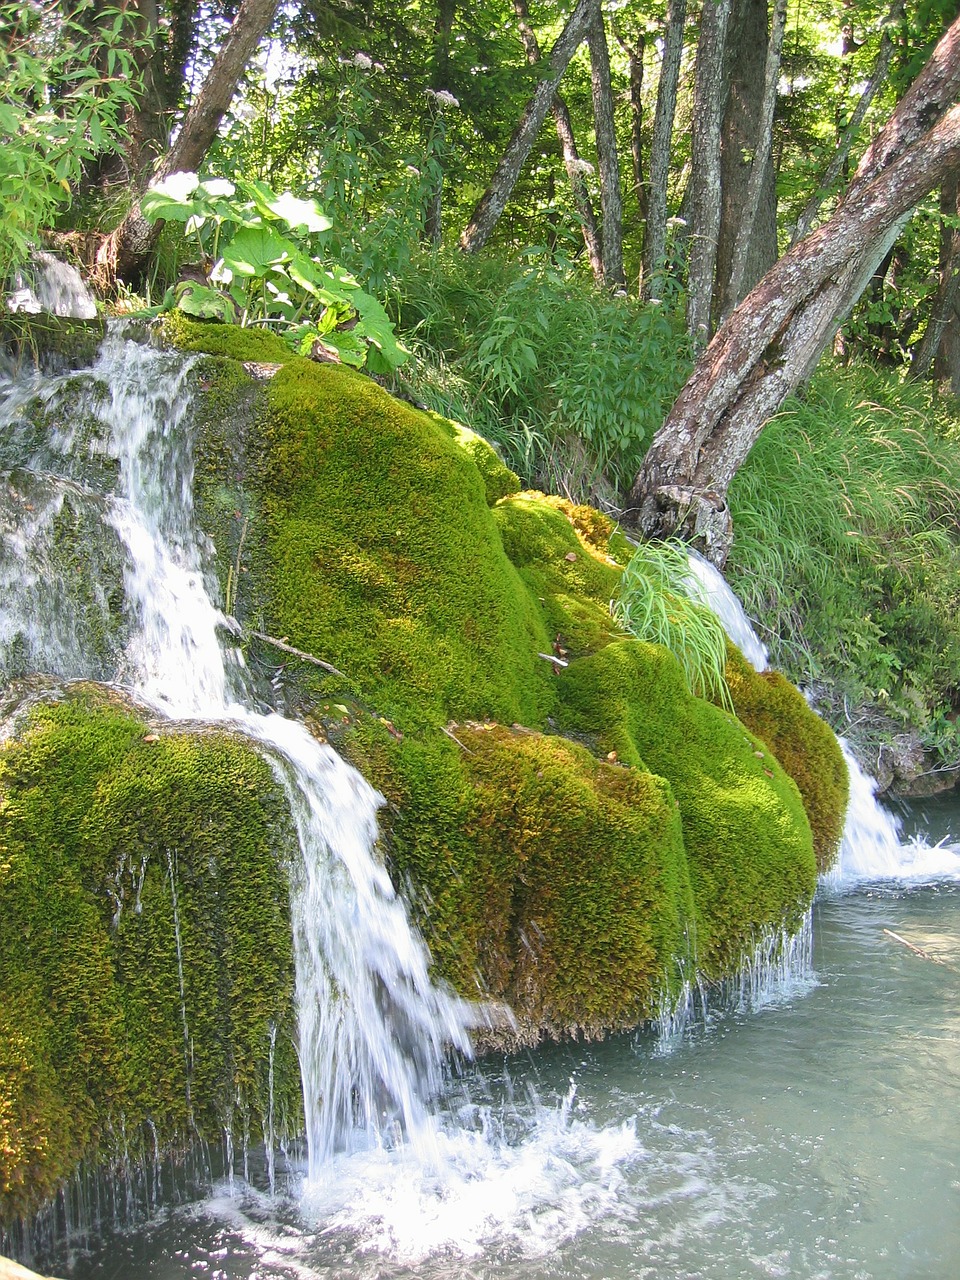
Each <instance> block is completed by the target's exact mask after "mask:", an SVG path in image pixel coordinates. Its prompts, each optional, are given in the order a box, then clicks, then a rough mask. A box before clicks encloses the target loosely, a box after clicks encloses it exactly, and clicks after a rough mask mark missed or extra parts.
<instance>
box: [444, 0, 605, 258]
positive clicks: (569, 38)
mask: <svg viewBox="0 0 960 1280" xmlns="http://www.w3.org/2000/svg"><path fill="white" fill-rule="evenodd" d="M595 3H596V0H577V7H576V8H575V9H574V11H573V13H571V15H570V17H569V18H568V19H567V24H566V26H565V27H564V28H563V31H561V33H560V35H559V36H558V37H557V41H556V43H555V44H554V46H553V48H552V49H551V51H550V57H549V58H548V59H547V63H548V66H549V75H548V76H547V77H546V78H545V79H543V80H541V81H540V83H539V84H538V85H537V87H536V89H535V90H534V92H533V96H532V97H531V98H530V101H529V102H528V103H527V105H526V107H525V108H524V110H523V114H522V115H521V117H520V120H519V122H518V124H517V127H516V129H514V131H513V136H512V138H511V139H510V141H509V143H508V144H507V149H506V151H505V152H504V153H503V156H502V158H501V160H500V163H499V164H498V165H497V168H496V171H495V172H494V175H493V177H492V178H491V179H490V185H489V186H488V187H487V189H486V191H485V192H484V193H483V195H482V196H481V197H480V200H479V201H478V202H477V206H476V208H475V209H474V211H473V213H472V215H471V217H470V221H469V222H468V223H467V225H466V227H465V228H464V230H463V234H462V235H461V236H460V248H461V249H463V251H464V253H476V252H478V250H480V249H482V248H483V246H484V245H485V244H486V243H487V241H488V240H489V238H490V233H491V232H492V231H493V229H494V227H495V226H496V225H497V223H498V222H499V220H500V215H501V214H502V213H503V211H504V209H505V208H506V207H507V201H508V200H509V199H510V195H511V193H512V191H513V188H514V187H515V186H516V183H517V178H518V177H519V176H520V170H521V169H522V168H523V166H524V163H525V162H526V159H527V156H528V155H529V154H530V148H531V147H532V146H533V144H534V141H535V140H536V137H537V134H538V133H539V132H540V128H541V126H542V124H543V122H544V119H545V118H546V114H547V112H548V111H549V110H550V104H551V103H552V102H553V98H554V94H555V93H556V91H557V85H558V84H559V83H560V81H561V79H562V78H563V73H564V72H565V71H566V69H567V67H568V66H569V64H570V59H571V58H572V57H573V55H574V54H575V53H576V51H577V49H578V47H579V46H580V44H581V43H582V41H583V40H584V39H585V38H586V34H587V29H588V27H589V25H590V21H591V19H592V16H593V8H594V5H595Z"/></svg>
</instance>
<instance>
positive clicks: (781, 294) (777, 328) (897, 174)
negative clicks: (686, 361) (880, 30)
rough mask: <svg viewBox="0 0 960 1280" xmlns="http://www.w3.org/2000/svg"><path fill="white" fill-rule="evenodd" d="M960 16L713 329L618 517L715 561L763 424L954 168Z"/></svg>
mask: <svg viewBox="0 0 960 1280" xmlns="http://www.w3.org/2000/svg"><path fill="white" fill-rule="evenodd" d="M958 89H960V19H957V20H956V21H955V22H954V23H953V25H952V26H951V27H950V29H949V30H948V32H947V33H946V35H945V36H944V37H943V39H942V40H941V41H940V43H939V44H938V45H937V48H936V49H935V50H934V53H933V55H932V56H931V58H930V61H929V62H928V63H927V65H926V67H925V68H924V70H923V71H922V72H921V73H920V75H919V76H918V77H917V79H916V81H915V82H914V84H913V85H912V86H911V88H910V90H909V91H908V93H907V94H906V96H905V97H904V98H903V100H902V102H901V103H900V105H899V107H898V108H897V110H896V111H895V112H894V114H893V115H892V116H891V118H890V120H889V121H888V123H887V125H886V126H885V127H884V129H883V130H882V131H881V132H880V133H879V134H878V136H877V137H876V138H875V139H874V142H873V143H872V144H871V146H870V147H869V148H868V150H867V152H866V154H865V155H864V157H863V159H862V161H861V163H860V166H859V168H858V170H857V173H856V174H855V176H854V179H853V181H852V182H851V184H850V187H849V188H848V190H847V192H846V194H845V196H844V198H843V200H842V201H841V202H840V204H839V205H838V207H837V209H836V211H835V213H834V214H833V216H832V217H831V218H830V220H829V221H828V222H827V223H825V224H824V225H823V226H821V227H819V228H817V230H816V231H814V232H812V233H811V234H810V235H809V236H807V237H806V239H805V240H803V241H801V242H800V243H799V244H797V245H795V246H794V247H793V248H792V249H791V250H789V251H788V252H787V253H786V254H785V255H784V256H783V257H782V258H781V259H780V261H779V262H777V263H776V264H775V266H774V267H773V268H772V269H771V270H770V271H769V272H768V273H767V274H766V275H765V276H764V278H763V279H762V280H761V281H760V283H759V284H758V285H757V287H756V288H755V289H754V290H753V292H752V293H750V294H749V296H748V297H747V298H746V299H745V300H744V301H743V302H742V303H741V304H740V306H739V307H738V308H737V309H736V311H734V312H733V314H732V315H731V316H730V317H729V319H728V320H727V321H726V322H725V323H724V325H723V326H722V327H721V328H720V330H719V332H718V333H717V334H716V336H715V338H714V339H713V341H712V342H711V344H710V346H709V347H708V348H707V350H706V351H705V352H704V353H703V354H702V356H701V357H700V359H699V360H698V362H697V365H696V368H695V369H694V371H693V374H692V375H691V377H690V379H689V381H688V382H687V384H686V386H685V387H684V388H683V390H682V391H681V393H680V395H679V397H678V399H677V401H676V403H675V404H674V406H673V408H672V409H671V411H670V413H669V415H668V417H667V420H666V421H665V423H664V424H663V426H662V427H661V428H660V430H659V431H658V432H657V434H656V436H655V437H654V439H653V442H652V444H651V446H650V449H649V451H648V453H647V456H646V458H645V459H644V463H643V466H642V468H641V470H640V472H639V474H638V475H637V478H636V480H635V482H634V485H633V488H632V490H631V494H630V506H631V510H630V512H629V514H628V516H627V517H625V518H628V519H629V520H630V521H631V522H632V523H635V524H636V525H638V527H639V528H640V530H641V531H642V532H643V533H644V534H646V535H647V536H648V537H665V536H667V535H669V534H672V533H675V532H678V531H680V532H682V534H683V535H684V536H686V537H688V538H690V539H691V540H695V541H698V542H699V543H701V544H702V546H703V547H704V550H705V551H706V554H707V555H708V556H709V557H710V558H711V559H712V560H713V561H714V563H717V564H722V563H723V561H724V559H725V558H726V554H727V552H728V550H729V547H730V543H731V540H732V527H731V522H730V514H729V509H728V508H727V503H726V495H727V489H728V487H729V484H730V481H731V480H732V478H733V476H734V475H735V474H736V472H737V469H738V468H739V466H740V465H741V463H742V462H743V460H744V458H746V456H747V454H748V453H749V451H750V449H751V448H752V446H753V443H754V441H755V440H756V438H757V436H758V435H759V434H760V431H761V429H762V427H763V425H764V423H765V422H766V421H767V420H768V419H769V417H770V416H771V415H772V414H773V413H775V412H776V410H777V409H778V408H779V407H780V405H781V404H782V403H783V401H784V399H785V398H786V397H787V396H788V395H789V394H790V393H791V392H792V391H794V390H796V388H797V387H798V386H799V385H800V383H801V382H802V381H803V380H804V379H805V378H807V377H808V376H809V374H810V373H811V372H812V370H813V368H814V367H815V365H816V363H817V361H818V359H819V357H820V355H821V353H822V351H823V349H824V347H825V346H826V344H827V343H828V342H829V341H830V339H831V337H832V336H833V334H834V332H835V330H836V328H837V326H838V324H839V323H840V322H841V321H842V320H843V318H844V317H845V316H846V315H847V314H848V313H849V311H850V308H851V307H852V306H853V303H854V302H855V301H856V299H857V297H858V296H859V294H860V292H861V291H862V289H863V288H864V287H865V286H866V284H867V281H868V280H869V279H870V276H871V275H872V274H873V272H874V270H875V269H876V266H877V264H878V263H879V262H880V261H881V260H882V258H883V256H884V254H885V253H886V252H887V251H888V250H889V248H890V247H891V246H892V245H893V243H894V242H895V240H896V238H897V235H898V234H899V232H900V229H901V227H902V226H903V224H904V222H905V221H906V220H907V218H908V217H909V216H910V213H911V212H912V210H913V209H914V208H915V207H916V205H917V204H918V202H919V201H920V200H921V199H922V198H923V197H924V196H925V195H926V194H927V193H928V192H929V191H930V190H931V189H932V188H933V187H934V186H936V185H937V183H938V182H940V181H942V179H943V176H944V174H945V173H947V172H949V171H950V169H951V168H953V167H954V166H956V165H957V164H960V106H951V105H950V104H951V103H952V102H953V100H954V98H955V97H956V95H957V91H958Z"/></svg>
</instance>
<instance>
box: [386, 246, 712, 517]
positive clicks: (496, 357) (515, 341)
mask: <svg viewBox="0 0 960 1280" xmlns="http://www.w3.org/2000/svg"><path fill="white" fill-rule="evenodd" d="M394 289H395V291H396V294H397V298H398V301H397V303H396V308H397V325H398V329H399V331H400V332H401V334H403V336H404V339H405V341H407V343H408V345H410V346H412V347H414V349H415V350H416V352H417V355H418V360H417V362H416V364H415V365H414V366H412V367H410V368H408V369H407V370H406V371H405V374H404V379H405V381H406V383H407V384H408V385H409V386H410V387H411V390H412V391H413V392H414V393H415V394H416V396H417V397H419V398H420V399H422V400H424V401H426V402H427V403H429V404H430V405H431V407H433V408H436V409H438V410H439V411H440V412H443V413H448V414H450V415H452V416H454V417H459V418H463V419H465V420H466V421H468V422H469V423H470V424H471V425H472V426H473V427H474V428H475V429H476V430H478V431H480V432H482V434H483V435H485V436H486V437H487V439H489V440H492V441H493V442H494V443H495V444H496V445H497V446H498V447H499V448H500V449H501V450H502V452H503V454H504V456H505V458H506V460H507V462H508V464H509V465H510V466H511V467H512V468H513V469H514V470H515V471H516V472H517V473H518V474H519V475H520V476H521V477H522V478H523V479H524V480H525V481H526V482H527V483H528V484H531V485H534V486H536V487H541V488H544V489H547V490H552V491H555V492H564V493H567V494H569V495H570V496H571V497H573V498H574V499H575V500H576V499H581V498H585V497H588V496H589V495H591V494H594V495H596V494H598V493H603V492H608V493H609V491H610V488H611V482H612V484H613V485H614V486H620V485H624V484H626V483H628V482H629V481H630V480H632V478H633V475H634V474H635V472H636V470H637V467H638V466H639V463H640V460H641V458H642V456H643V453H644V452H645V450H646V447H647V445H648V444H649V443H650V439H651V437H652V435H653V433H654V431H655V430H656V429H657V428H658V427H659V425H660V423H661V421H662V420H663V417H664V416H665V414H666V411H667V409H668V408H669V406H670V404H671V403H672V401H673V399H674V397H675V396H676V394H677V392H678V391H679V389H680V387H681V386H682V384H683V382H684V380H685V378H686V376H687V374H688V372H689V367H690V366H689V360H688V356H687V352H686V345H685V340H684V339H683V337H682V336H681V334H680V333H679V331H678V330H677V328H676V327H675V326H674V323H673V321H672V320H671V318H670V316H669V315H668V314H667V312H666V311H665V310H664V309H663V308H662V307H660V306H650V307H643V306H640V305H638V304H637V303H635V302H632V301H631V300H629V299H626V298H612V297H610V296H609V295H608V294H605V293H602V292H601V291H599V290H597V289H595V288H593V287H592V286H591V285H590V284H589V283H588V282H586V281H585V280H584V279H583V278H582V276H581V275H580V273H579V272H578V271H577V270H576V269H575V268H574V267H573V266H572V265H571V264H567V265H565V266H557V265H552V264H550V263H548V262H545V263H541V264H537V263H536V262H533V261H531V262H529V263H528V264H527V265H525V266H520V265H516V264H510V263H507V262H504V261H503V260H502V259H500V258H494V257H490V258H487V259H483V260H480V261H477V260H476V259H474V258H469V257H465V256H464V255H457V256H456V257H452V256H451V257H445V256H432V257H429V258H423V259H422V260H420V261H418V262H416V263H415V264H414V266H413V267H412V268H411V270H410V271H409V273H404V274H401V275H400V276H398V278H397V279H396V281H395V283H394Z"/></svg>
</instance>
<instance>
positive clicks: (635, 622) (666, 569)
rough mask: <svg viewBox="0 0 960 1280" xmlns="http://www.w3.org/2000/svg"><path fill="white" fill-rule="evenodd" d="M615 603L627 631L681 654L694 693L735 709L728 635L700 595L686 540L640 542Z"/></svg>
mask: <svg viewBox="0 0 960 1280" xmlns="http://www.w3.org/2000/svg"><path fill="white" fill-rule="evenodd" d="M611 608H612V612H613V616H614V617H615V618H616V620H617V622H619V623H620V625H621V626H622V627H623V628H624V630H625V631H629V632H630V634H631V635H634V636H636V637H637V639H638V640H647V641H650V642H651V643H652V644H662V645H664V646H665V647H666V648H667V649H669V650H670V651H671V652H672V653H673V654H675V655H676V657H678V658H679V659H680V665H681V666H682V667H683V673H684V676H685V677H686V681H687V687H688V688H689V689H690V691H691V693H695V694H697V695H698V696H699V697H702V698H711V699H713V700H714V701H718V702H720V703H721V704H722V705H723V706H725V707H726V708H727V709H728V710H729V711H733V702H732V700H731V697H730V690H729V689H728V688H727V682H726V678H725V672H726V666H727V637H726V634H725V632H724V630H723V627H722V626H721V624H720V620H719V619H718V618H717V616H716V614H715V613H713V612H712V610H711V609H709V608H708V607H707V606H706V605H705V604H704V603H703V602H702V600H701V599H700V592H699V589H698V586H697V583H696V580H695V579H694V578H693V577H692V576H691V574H690V561H689V556H688V553H687V548H686V546H685V545H684V544H683V543H682V542H679V541H674V540H672V539H667V540H666V541H663V542H642V543H641V544H640V545H639V546H638V547H637V549H636V551H635V552H634V553H633V555H632V556H631V558H630V562H629V563H628V565H627V567H626V568H625V569H624V571H623V576H622V578H621V579H620V590H619V592H618V594H617V598H616V599H615V600H614V601H613V602H612V605H611Z"/></svg>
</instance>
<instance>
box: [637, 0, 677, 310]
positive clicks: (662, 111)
mask: <svg viewBox="0 0 960 1280" xmlns="http://www.w3.org/2000/svg"><path fill="white" fill-rule="evenodd" d="M686 20H687V0H670V8H669V9H668V11H667V29H666V31H665V33H664V38H663V64H662V66H661V68H660V80H659V83H658V84H657V106H656V111H655V112H654V117H653V137H652V139H651V142H650V187H649V194H648V197H647V224H646V227H645V228H644V236H643V296H644V297H645V298H650V297H654V296H656V294H657V293H658V292H659V291H660V288H661V284H662V281H661V277H662V274H663V270H664V260H665V256H666V247H667V184H668V181H669V178H670V143H671V141H672V139H673V119H674V116H675V115H676V111H677V85H678V83H679V80H680V61H681V58H682V56H683V33H684V26H685V24H686Z"/></svg>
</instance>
